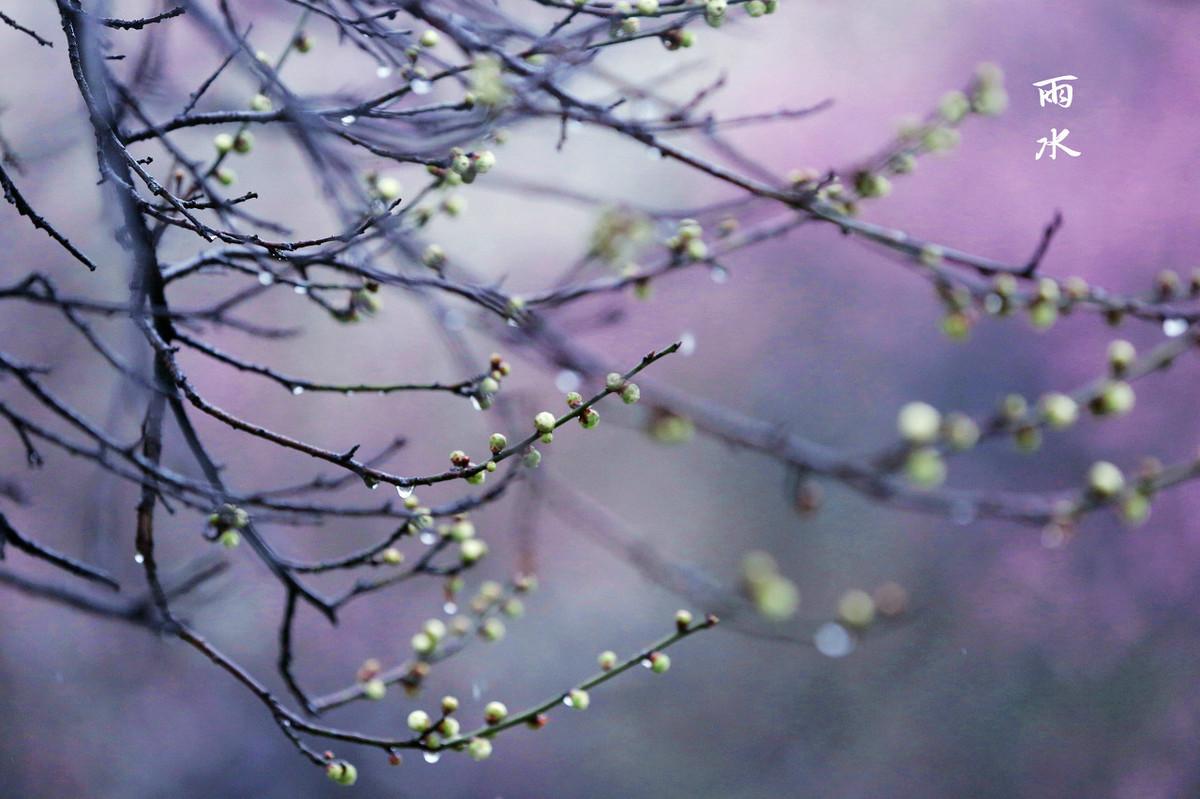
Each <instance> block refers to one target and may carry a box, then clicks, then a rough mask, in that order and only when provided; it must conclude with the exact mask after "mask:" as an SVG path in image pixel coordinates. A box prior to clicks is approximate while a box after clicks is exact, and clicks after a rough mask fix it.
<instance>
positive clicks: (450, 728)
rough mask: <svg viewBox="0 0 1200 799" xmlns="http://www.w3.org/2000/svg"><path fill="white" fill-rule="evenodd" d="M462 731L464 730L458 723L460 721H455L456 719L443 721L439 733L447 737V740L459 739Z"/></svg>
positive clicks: (439, 725)
mask: <svg viewBox="0 0 1200 799" xmlns="http://www.w3.org/2000/svg"><path fill="white" fill-rule="evenodd" d="M461 729H462V725H460V724H459V723H458V719H455V718H445V719H442V720H441V722H440V723H439V724H438V732H439V733H441V734H442V735H444V736H446V737H447V738H456V737H458V733H459V730H461Z"/></svg>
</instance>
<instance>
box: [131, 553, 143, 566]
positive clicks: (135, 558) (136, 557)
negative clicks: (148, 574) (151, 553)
mask: <svg viewBox="0 0 1200 799" xmlns="http://www.w3.org/2000/svg"><path fill="white" fill-rule="evenodd" d="M133 562H134V563H145V562H146V559H145V558H143V557H142V553H141V552H135V553H134V555H133Z"/></svg>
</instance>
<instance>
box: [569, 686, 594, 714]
mask: <svg viewBox="0 0 1200 799" xmlns="http://www.w3.org/2000/svg"><path fill="white" fill-rule="evenodd" d="M591 703H592V698H591V697H590V696H588V692H587V691H585V690H583V689H582V688H574V689H572V690H571V692H570V693H568V694H567V704H569V705H570V706H571V707H572V708H574V709H575V710H587V709H588V705H590V704H591Z"/></svg>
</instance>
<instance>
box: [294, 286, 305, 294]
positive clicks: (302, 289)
mask: <svg viewBox="0 0 1200 799" xmlns="http://www.w3.org/2000/svg"><path fill="white" fill-rule="evenodd" d="M292 291H294V292H296V293H297V294H307V293H308V286H303V285H297V286H294V287H293V288H292Z"/></svg>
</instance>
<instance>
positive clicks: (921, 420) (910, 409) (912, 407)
mask: <svg viewBox="0 0 1200 799" xmlns="http://www.w3.org/2000/svg"><path fill="white" fill-rule="evenodd" d="M941 424H942V415H941V414H940V413H938V410H937V408H934V407H933V406H932V405H929V404H928V403H925V402H910V403H908V404H907V405H905V406H904V407H903V408H901V409H900V414H899V415H898V416H897V417H896V427H897V428H898V429H899V431H900V435H901V436H903V437H904V439H905V440H906V441H909V442H911V443H913V444H928V443H931V442H933V441H935V440H937V437H938V431H939V430H940V429H941Z"/></svg>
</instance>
